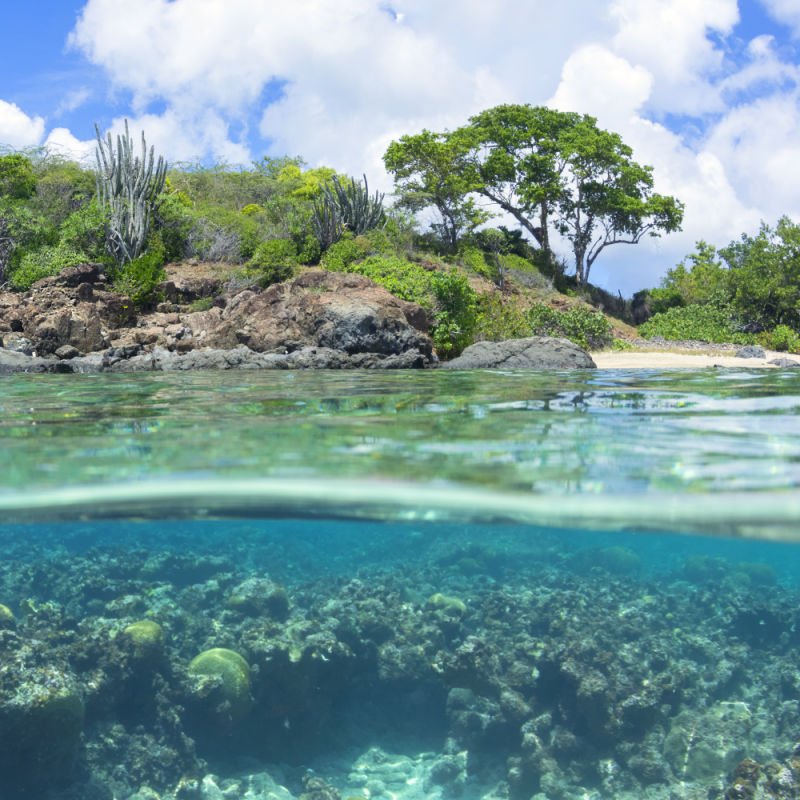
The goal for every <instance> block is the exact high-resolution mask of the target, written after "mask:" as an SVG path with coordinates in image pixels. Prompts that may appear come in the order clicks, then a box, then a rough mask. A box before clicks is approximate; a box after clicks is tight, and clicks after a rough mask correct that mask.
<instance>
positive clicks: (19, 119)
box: [0, 0, 800, 292]
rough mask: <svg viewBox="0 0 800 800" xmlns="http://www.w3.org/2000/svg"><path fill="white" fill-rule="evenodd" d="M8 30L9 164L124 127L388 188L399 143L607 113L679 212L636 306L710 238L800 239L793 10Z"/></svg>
mask: <svg viewBox="0 0 800 800" xmlns="http://www.w3.org/2000/svg"><path fill="white" fill-rule="evenodd" d="M7 6H10V8H4V28H5V30H6V31H11V32H13V33H12V35H11V36H8V35H6V36H5V37H4V46H3V47H2V48H0V146H3V145H5V146H6V147H12V148H25V147H31V146H37V145H42V144H46V145H47V146H48V147H51V148H53V149H60V150H63V151H66V152H68V153H73V154H75V155H76V156H81V155H82V156H84V157H85V156H86V155H88V154H90V153H91V150H92V138H93V125H94V123H95V122H97V123H99V124H100V126H101V127H102V128H103V129H107V128H112V129H118V128H119V127H120V126H121V124H122V120H123V119H124V118H125V117H127V118H129V119H130V120H131V121H132V124H133V125H134V127H138V128H142V129H144V130H145V131H146V133H147V136H148V140H149V141H152V142H154V143H155V144H156V147H157V148H158V149H159V151H160V152H162V153H164V154H165V155H167V156H168V157H169V158H171V159H172V160H195V159H203V160H205V161H226V162H229V163H247V162H248V161H249V160H251V159H257V158H260V157H261V156H263V155H265V154H271V155H282V154H286V153H288V154H292V155H301V156H303V157H304V158H305V159H306V160H307V161H308V162H309V163H310V164H320V163H326V164H329V165H331V166H333V167H335V168H337V169H339V170H341V171H343V172H350V173H352V174H361V173H362V172H366V173H367V174H368V175H369V176H370V182H371V183H372V184H374V185H378V184H381V183H383V188H384V189H390V188H391V184H390V182H389V180H388V177H387V176H386V175H385V173H384V172H383V170H382V164H381V155H382V153H383V151H384V150H385V147H386V145H387V144H388V142H389V141H391V139H392V138H395V137H397V136H399V135H402V134H403V133H411V132H414V131H417V130H420V129H421V128H423V127H428V128H432V129H443V128H449V127H455V126H457V125H459V124H461V123H462V122H464V121H465V120H466V118H467V117H468V116H469V115H470V114H472V113H475V112H476V111H479V110H480V109H482V108H486V107H489V106H491V105H495V104H497V103H503V102H526V103H532V104H545V103H546V104H550V105H553V106H556V107H559V108H563V109H565V110H577V111H584V112H588V113H592V114H594V115H595V116H597V117H598V119H599V121H600V124H601V125H603V126H604V127H607V128H609V129H612V130H617V131H618V132H619V133H621V134H622V135H623V138H625V140H626V141H627V142H629V143H630V144H631V145H632V146H633V147H634V151H635V155H636V157H637V159H638V160H640V161H642V162H644V163H648V164H651V165H653V166H654V168H655V175H656V181H657V188H658V190H659V191H662V192H665V193H670V194H675V195H677V196H678V197H679V198H681V199H682V200H683V201H684V202H685V203H686V222H685V225H684V232H683V233H681V234H677V235H674V236H671V237H669V238H665V239H661V240H654V241H652V242H651V243H649V244H646V245H640V246H639V247H637V248H615V249H613V250H612V251H609V253H608V255H607V256H604V263H602V264H601V263H600V262H598V265H597V273H596V275H594V276H593V277H594V278H595V279H597V280H598V282H600V283H601V284H603V285H605V286H606V287H607V288H609V289H611V290H616V289H622V290H623V291H625V292H628V291H633V290H634V289H636V288H641V286H644V285H647V284H653V283H655V282H657V279H658V277H659V275H661V274H663V272H664V271H665V269H666V268H668V267H670V266H672V265H673V264H674V263H676V262H677V260H679V259H680V258H681V257H682V256H683V255H685V254H686V253H687V252H689V251H690V250H691V249H692V246H693V243H694V242H695V241H697V240H698V239H700V238H703V239H706V240H709V241H711V242H713V243H715V244H719V245H724V244H726V243H727V242H729V241H730V240H731V239H733V238H735V237H738V235H739V234H740V233H741V232H743V231H750V230H755V229H756V228H757V226H758V224H759V222H760V220H762V219H764V220H766V221H770V222H774V221H775V220H776V219H777V218H778V217H779V216H780V215H782V214H787V215H789V216H791V217H793V218H795V219H800V216H799V215H800V196H799V195H800V193H798V192H797V191H796V186H797V185H798V184H800V133H798V131H800V100H799V95H800V0H738V2H737V0H562V2H561V3H560V4H558V5H557V6H555V5H554V4H553V3H552V2H551V0H547V2H545V0H494V2H492V3H486V2H485V0H393V2H391V3H387V2H381V0H336V2H333V1H332V0H293V2H292V3H286V2H277V1H275V2H274V1H273V0H135V1H134V0H87V2H77V1H76V0H61V1H60V2H57V0H43V2H37V3H31V4H23V3H9V4H7Z"/></svg>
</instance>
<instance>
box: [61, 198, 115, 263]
mask: <svg viewBox="0 0 800 800" xmlns="http://www.w3.org/2000/svg"><path fill="white" fill-rule="evenodd" d="M59 243H60V244H61V245H62V246H63V247H66V248H72V249H73V250H77V251H78V252H81V253H85V254H86V255H87V256H88V258H89V260H92V261H103V260H105V259H106V257H107V255H108V254H107V252H106V215H105V214H104V213H103V212H102V211H101V210H100V207H99V206H98V204H97V201H96V200H92V201H91V202H90V203H86V205H84V206H82V207H81V208H79V209H78V210H77V211H75V212H74V213H72V214H70V215H69V216H68V217H67V218H66V219H65V220H64V222H63V223H62V224H61V227H60V229H59Z"/></svg>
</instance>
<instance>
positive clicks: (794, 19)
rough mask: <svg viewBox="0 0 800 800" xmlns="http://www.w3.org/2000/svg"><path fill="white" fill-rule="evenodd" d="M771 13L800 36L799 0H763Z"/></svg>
mask: <svg viewBox="0 0 800 800" xmlns="http://www.w3.org/2000/svg"><path fill="white" fill-rule="evenodd" d="M761 2H762V3H763V4H764V5H765V6H766V8H767V10H768V11H769V13H770V14H771V15H772V16H773V17H774V18H775V19H776V20H777V21H778V22H782V23H783V24H784V25H788V26H789V27H791V28H792V29H793V30H794V35H795V36H800V3H799V2H798V0H761Z"/></svg>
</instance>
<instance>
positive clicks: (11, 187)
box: [0, 153, 36, 200]
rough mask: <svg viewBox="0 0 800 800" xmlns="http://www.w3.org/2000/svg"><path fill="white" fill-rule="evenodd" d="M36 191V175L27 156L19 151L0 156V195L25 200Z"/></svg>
mask: <svg viewBox="0 0 800 800" xmlns="http://www.w3.org/2000/svg"><path fill="white" fill-rule="evenodd" d="M35 191H36V175H35V173H34V171H33V164H32V163H31V160H30V159H29V158H26V157H25V156H24V155H22V154H21V153H9V154H8V155H5V156H0V197H7V198H9V199H11V200H26V199H28V198H29V197H31V196H32V195H33V193H34V192H35Z"/></svg>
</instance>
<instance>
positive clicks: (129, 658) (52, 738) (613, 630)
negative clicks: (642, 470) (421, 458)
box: [0, 519, 800, 800]
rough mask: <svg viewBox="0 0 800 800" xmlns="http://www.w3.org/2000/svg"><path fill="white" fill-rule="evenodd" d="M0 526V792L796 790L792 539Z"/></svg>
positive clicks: (287, 525) (297, 527)
mask: <svg viewBox="0 0 800 800" xmlns="http://www.w3.org/2000/svg"><path fill="white" fill-rule="evenodd" d="M0 541H1V542H2V544H0V603H2V605H3V607H4V610H3V609H0V781H2V784H3V785H2V787H0V797H2V798H4V800H5V798H8V799H9V800H17V798H25V800H27V799H28V798H37V800H38V799H39V798H46V799H47V800H77V798H81V799H82V800H112V799H113V800H128V799H130V800H133V799H134V798H135V800H158V798H160V799H161V800H191V799H192V798H199V799H201V800H220V799H221V798H226V799H228V800H237V799H238V798H248V799H250V798H252V800H256V798H258V799H259V800H266V799H267V798H272V799H273V800H292V798H295V799H297V798H301V799H302V800H335V799H336V798H340V800H356V798H369V799H370V800H373V798H374V799H376V800H390V799H396V800H417V799H418V798H431V799H432V800H438V799H439V798H441V799H442V800H445V798H456V797H461V798H466V800H480V799H481V798H483V799H484V800H495V799H497V800H499V798H509V799H511V800H517V799H520V800H578V799H579V798H597V800H601V799H603V800H604V799H605V798H631V800H632V799H633V798H650V799H651V800H676V799H677V798H698V799H699V798H739V797H741V798H745V797H748V798H749V797H754V798H762V797H763V798H768V797H774V798H790V797H797V796H798V786H800V757H798V755H796V748H797V746H798V740H800V669H799V668H798V664H800V659H799V658H798V653H799V651H800V602H799V601H800V553H798V551H797V547H796V546H793V545H777V544H765V543H759V542H742V541H734V540H716V539H711V538H702V537H687V536H682V537H679V536H655V535H636V534H629V535H628V534H624V535H623V534H616V535H610V534H602V533H592V532H583V533H580V534H579V533H577V532H569V531H554V530H547V529H536V528H531V527H522V526H511V525H505V526H499V525H498V526H491V525H462V524H447V525H445V524H439V525H434V524H428V525H425V524H419V523H415V524H400V523H381V522H370V521H357V522H356V521H342V520H339V521H334V520H327V519H318V520H292V519H272V520H229V521H181V522H169V521H153V520H148V521H142V522H139V523H135V522H124V521H119V520H105V521H94V522H88V521H87V522H77V523H69V524H67V523H62V524H48V525H16V526H4V527H3V529H2V537H0ZM143 623H144V624H143ZM208 651H216V654H217V655H216V661H215V660H214V658H211V659H209V658H208V656H206V661H209V663H212V667H210V668H208V667H201V666H198V664H205V663H206V662H205V661H203V659H202V657H201V659H198V658H197V657H198V656H199V655H200V654H204V653H205V654H207V653H208ZM220 652H221V653H223V655H222V656H220ZM230 653H233V654H234V655H229V654H230ZM220 659H221V660H220ZM214 664H216V666H213V665H214ZM242 664H244V667H242V666H241V665H242ZM737 787H738V788H737Z"/></svg>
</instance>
